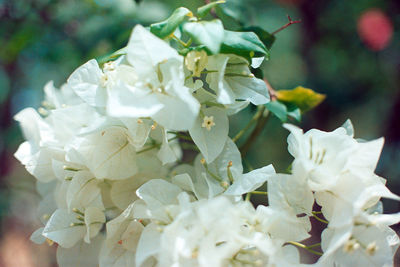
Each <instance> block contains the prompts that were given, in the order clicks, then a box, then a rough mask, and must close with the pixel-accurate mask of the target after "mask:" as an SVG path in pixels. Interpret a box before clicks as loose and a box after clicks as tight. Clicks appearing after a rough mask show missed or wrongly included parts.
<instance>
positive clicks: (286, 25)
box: [271, 15, 301, 35]
mask: <svg viewBox="0 0 400 267" xmlns="http://www.w3.org/2000/svg"><path fill="white" fill-rule="evenodd" d="M287 17H288V20H289V22H288V23H286V24H285V25H283V26H282V27H280V28H279V29H277V30H276V31H274V32H272V33H271V34H272V35H275V34H277V33H278V32H280V31H282V30H284V29H286V28H287V27H289V26H290V25H292V24H296V23H300V22H301V20H292V18H291V17H290V16H289V15H287Z"/></svg>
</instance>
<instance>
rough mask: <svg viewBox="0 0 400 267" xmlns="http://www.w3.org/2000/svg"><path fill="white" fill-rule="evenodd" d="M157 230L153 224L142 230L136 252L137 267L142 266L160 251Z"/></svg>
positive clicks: (159, 234) (159, 235)
mask: <svg viewBox="0 0 400 267" xmlns="http://www.w3.org/2000/svg"><path fill="white" fill-rule="evenodd" d="M157 228H158V227H157V225H155V224H153V223H151V224H149V225H147V226H146V227H145V228H144V230H143V232H142V236H141V237H140V240H139V244H138V248H137V251H136V265H137V266H142V264H143V263H144V262H145V261H146V260H147V259H148V258H149V257H151V256H153V255H156V254H157V253H158V251H159V250H160V239H161V233H160V231H158V229H157Z"/></svg>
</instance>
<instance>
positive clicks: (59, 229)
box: [43, 209, 86, 248]
mask: <svg viewBox="0 0 400 267" xmlns="http://www.w3.org/2000/svg"><path fill="white" fill-rule="evenodd" d="M71 223H81V222H80V221H78V220H77V219H76V214H74V213H68V211H67V210H64V209H58V210H56V211H55V212H54V213H53V215H51V217H50V219H49V221H48V222H47V224H46V226H45V228H44V230H43V236H45V237H46V238H48V239H50V240H53V241H54V242H56V243H58V244H59V245H60V246H61V247H64V248H71V247H72V246H74V245H75V244H76V243H77V242H78V241H79V240H80V239H82V238H83V236H84V235H85V232H86V227H85V226H71Z"/></svg>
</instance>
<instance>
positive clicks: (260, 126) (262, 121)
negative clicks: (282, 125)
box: [240, 106, 270, 158]
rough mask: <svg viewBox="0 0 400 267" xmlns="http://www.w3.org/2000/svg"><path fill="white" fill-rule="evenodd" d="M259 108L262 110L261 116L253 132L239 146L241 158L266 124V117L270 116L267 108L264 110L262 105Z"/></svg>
mask: <svg viewBox="0 0 400 267" xmlns="http://www.w3.org/2000/svg"><path fill="white" fill-rule="evenodd" d="M261 110H262V112H261V114H262V116H260V117H259V118H258V120H257V124H256V127H255V128H254V130H253V132H252V133H251V134H250V136H249V138H248V139H247V140H246V142H245V143H244V144H243V146H241V147H240V152H241V154H242V158H243V157H245V156H246V154H247V152H248V151H249V149H250V147H251V145H252V144H253V143H254V141H255V140H256V139H257V137H258V136H259V135H260V133H261V132H262V130H263V128H264V126H265V124H267V122H268V119H269V117H270V113H269V112H268V110H265V106H262V107H261Z"/></svg>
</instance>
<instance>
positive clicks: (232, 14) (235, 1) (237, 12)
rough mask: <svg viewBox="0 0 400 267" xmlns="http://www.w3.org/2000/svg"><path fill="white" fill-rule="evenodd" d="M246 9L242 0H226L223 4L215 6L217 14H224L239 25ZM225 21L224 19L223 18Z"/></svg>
mask: <svg viewBox="0 0 400 267" xmlns="http://www.w3.org/2000/svg"><path fill="white" fill-rule="evenodd" d="M246 10H247V6H246V2H245V1H243V0H228V1H227V2H226V3H225V4H224V5H220V6H218V7H217V9H216V11H217V14H218V15H221V13H222V15H224V16H227V17H229V18H230V19H231V20H233V21H234V22H236V23H237V24H239V25H243V24H244V21H246V18H245V16H244V13H245V11H246ZM224 21H225V20H224Z"/></svg>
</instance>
